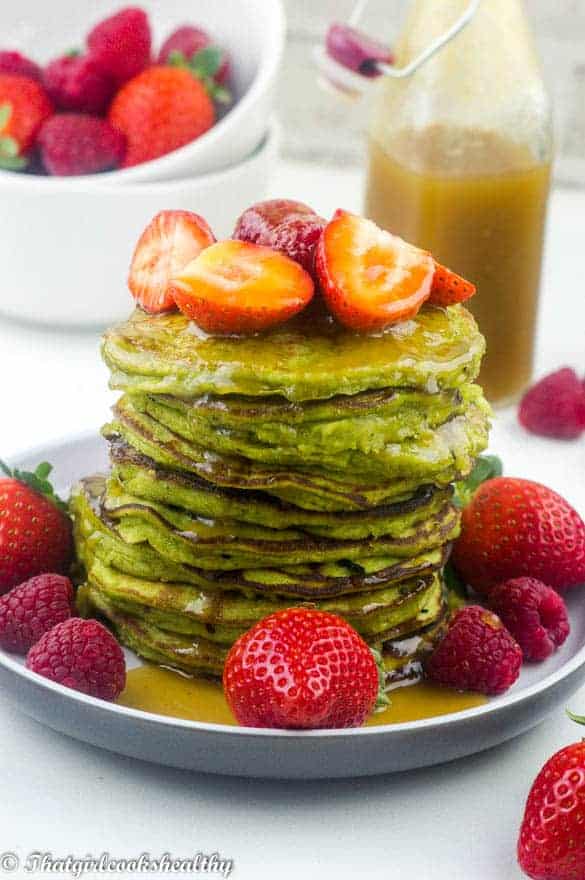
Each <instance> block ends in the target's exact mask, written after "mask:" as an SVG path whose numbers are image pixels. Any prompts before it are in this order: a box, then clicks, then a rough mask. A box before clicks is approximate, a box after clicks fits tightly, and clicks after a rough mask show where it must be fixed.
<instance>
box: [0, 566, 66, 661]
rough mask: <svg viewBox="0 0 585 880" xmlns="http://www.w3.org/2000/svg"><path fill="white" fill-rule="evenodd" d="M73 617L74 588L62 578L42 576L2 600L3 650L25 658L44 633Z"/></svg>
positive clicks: (0, 636) (0, 638) (0, 639)
mask: <svg viewBox="0 0 585 880" xmlns="http://www.w3.org/2000/svg"><path fill="white" fill-rule="evenodd" d="M72 613H73V587H72V585H71V581H70V580H69V578H66V577H63V575H60V574H39V575H37V576H36V577H33V578H30V579H29V580H28V581H25V582H24V583H23V584H20V586H19V587H14V588H13V589H12V590H10V592H9V593H5V595H4V596H2V597H1V598H0V646H1V647H2V648H4V650H5V651H11V652H12V653H14V654H26V652H27V651H28V649H29V648H30V647H32V645H34V644H35V642H38V640H39V639H40V637H41V636H42V635H44V633H46V632H48V630H50V629H51V627H53V626H55V624H57V623H61V622H62V621H63V620H68V619H69V618H70V617H71V615H72Z"/></svg>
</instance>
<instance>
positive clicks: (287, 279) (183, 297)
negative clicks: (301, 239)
mask: <svg viewBox="0 0 585 880" xmlns="http://www.w3.org/2000/svg"><path fill="white" fill-rule="evenodd" d="M172 293H173V296H174V299H175V302H176V304H177V305H178V307H179V308H180V309H181V311H182V312H183V313H184V314H185V315H187V317H189V318H191V319H192V320H193V321H195V322H196V323H197V324H198V325H199V326H200V327H201V328H202V329H203V330H205V331H207V332H208V333H255V332H257V331H259V330H265V329H266V328H268V327H272V326H273V325H274V324H280V323H282V322H283V321H286V320H287V319H288V318H291V317H292V316H293V315H296V314H297V312H300V311H301V310H302V309H304V308H305V306H306V305H307V304H308V303H309V302H310V300H311V298H312V296H313V281H312V279H311V276H310V275H309V274H308V273H307V272H305V270H304V269H302V268H301V266H299V264H298V263H295V262H294V261H293V260H291V259H289V257H285V256H284V254H281V253H279V252H278V251H273V250H272V249H271V248H268V247H263V246H262V245H258V244H251V243H250V242H245V241H220V242H218V243H217V244H214V245H212V246H211V247H209V248H206V250H204V251H202V252H201V253H200V254H199V256H198V257H197V258H196V259H194V260H193V261H192V262H191V263H189V265H188V266H187V267H186V268H185V269H183V271H182V272H179V273H178V274H177V275H176V276H175V278H174V279H173V282H172Z"/></svg>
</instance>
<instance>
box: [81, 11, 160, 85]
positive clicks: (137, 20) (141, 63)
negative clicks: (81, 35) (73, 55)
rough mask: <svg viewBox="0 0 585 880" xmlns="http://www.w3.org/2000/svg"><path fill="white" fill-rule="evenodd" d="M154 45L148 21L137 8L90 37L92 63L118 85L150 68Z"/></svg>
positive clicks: (99, 26)
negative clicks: (152, 44) (152, 46)
mask: <svg viewBox="0 0 585 880" xmlns="http://www.w3.org/2000/svg"><path fill="white" fill-rule="evenodd" d="M151 43H152V38H151V34H150V25H149V23H148V17H147V15H146V13H145V12H144V10H142V9H138V8H137V7H134V6H129V7H127V8H126V9H121V10H120V12H117V13H116V14H115V15H112V16H110V17H109V18H106V19H104V21H101V22H100V23H99V24H97V25H96V26H95V27H94V28H93V29H92V30H91V31H90V33H89V35H88V37H87V46H88V49H89V54H90V55H91V57H92V59H93V61H94V62H95V63H96V65H97V66H98V67H99V68H100V70H101V71H102V72H103V73H104V74H105V75H106V76H108V77H111V78H112V79H114V80H115V81H116V82H117V83H118V84H119V85H120V84H122V83H125V82H126V81H127V80H129V79H132V77H133V76H136V75H137V74H139V73H141V72H142V71H143V70H144V69H145V68H146V67H148V65H149V64H150V52H151Z"/></svg>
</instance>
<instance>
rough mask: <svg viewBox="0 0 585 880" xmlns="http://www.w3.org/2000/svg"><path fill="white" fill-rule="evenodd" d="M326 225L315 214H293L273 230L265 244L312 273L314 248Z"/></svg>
mask: <svg viewBox="0 0 585 880" xmlns="http://www.w3.org/2000/svg"><path fill="white" fill-rule="evenodd" d="M326 225H327V223H326V221H325V220H323V218H322V217H318V216H317V215H315V216H311V215H308V216H307V215H306V214H303V215H297V214H295V215H293V216H292V217H289V218H288V219H287V220H284V221H283V222H282V223H281V224H280V225H279V226H277V227H276V229H274V230H273V232H272V234H271V235H270V236H269V240H268V242H267V244H268V246H269V247H271V248H274V250H276V251H280V252H281V253H283V254H285V255H286V256H287V257H290V258H291V260H295V262H297V263H300V265H301V266H302V267H303V269H305V270H306V271H307V272H308V273H309V274H310V275H314V274H315V249H316V247H317V243H318V241H319V239H320V238H321V233H322V232H323V230H324V229H325V226H326Z"/></svg>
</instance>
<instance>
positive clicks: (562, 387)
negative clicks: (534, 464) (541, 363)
mask: <svg viewBox="0 0 585 880" xmlns="http://www.w3.org/2000/svg"><path fill="white" fill-rule="evenodd" d="M518 419H519V420H520V424H521V425H523V426H524V427H525V428H526V430H527V431H530V432H531V433H532V434H541V435H542V436H543V437H556V438H558V439H561V440H574V439H575V438H576V437H579V436H580V435H581V434H582V433H583V431H584V430H585V386H584V385H583V383H582V382H581V381H580V379H579V377H578V376H577V374H576V373H575V371H574V370H571V369H569V367H565V368H564V369H562V370H557V371H556V373H551V374H550V376H545V378H544V379H541V380H540V382H537V383H536V385H533V387H532V388H531V389H530V390H529V391H527V392H526V394H525V395H524V397H523V398H522V402H521V403H520V408H519V410H518Z"/></svg>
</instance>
